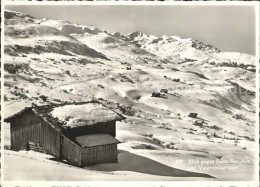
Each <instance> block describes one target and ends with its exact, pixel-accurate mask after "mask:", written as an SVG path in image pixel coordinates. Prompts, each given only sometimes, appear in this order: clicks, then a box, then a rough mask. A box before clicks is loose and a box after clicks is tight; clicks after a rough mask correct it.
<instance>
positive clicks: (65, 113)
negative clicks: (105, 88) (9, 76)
mask: <svg viewBox="0 0 260 187" xmlns="http://www.w3.org/2000/svg"><path fill="white" fill-rule="evenodd" d="M122 119H124V117H123V116H121V115H120V114H118V113H116V112H114V111H112V110H110V109H108V108H107V107H106V106H104V105H103V104H101V103H99V102H97V101H92V102H84V103H74V104H72V103H70V104H62V105H44V106H33V107H27V108H25V109H23V110H22V111H20V112H19V113H16V114H14V115H12V116H10V117H8V118H6V119H5V122H9V123H10V126H11V149H12V150H16V151H18V150H22V149H33V150H36V151H41V152H45V153H47V154H50V155H53V156H55V157H56V158H59V159H61V160H67V161H68V163H70V164H72V165H76V166H88V165H94V164H99V163H106V162H117V144H118V143H120V142H119V141H118V140H117V139H116V138H115V136H116V121H118V120H122Z"/></svg>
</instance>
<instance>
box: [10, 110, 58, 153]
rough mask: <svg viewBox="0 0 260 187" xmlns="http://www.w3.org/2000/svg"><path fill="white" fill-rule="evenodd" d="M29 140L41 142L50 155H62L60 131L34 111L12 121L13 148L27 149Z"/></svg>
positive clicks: (41, 145)
mask: <svg viewBox="0 0 260 187" xmlns="http://www.w3.org/2000/svg"><path fill="white" fill-rule="evenodd" d="M29 141H31V142H35V143H36V142H37V143H39V144H40V147H42V148H44V149H46V153H48V154H50V155H53V156H56V157H59V156H60V132H59V131H58V130H56V129H54V128H53V127H51V126H50V125H49V124H48V123H47V122H45V121H44V120H43V119H42V118H40V117H38V116H37V115H35V114H33V113H32V112H28V113H25V114H23V115H22V116H20V117H17V118H15V119H14V120H13V121H12V122H11V149H13V150H17V151H18V150H21V149H27V148H28V142H29Z"/></svg>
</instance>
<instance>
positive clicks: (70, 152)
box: [61, 135, 82, 166]
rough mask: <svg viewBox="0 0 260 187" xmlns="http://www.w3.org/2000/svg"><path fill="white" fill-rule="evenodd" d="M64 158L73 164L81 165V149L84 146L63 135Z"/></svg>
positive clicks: (62, 150) (62, 149) (62, 148)
mask: <svg viewBox="0 0 260 187" xmlns="http://www.w3.org/2000/svg"><path fill="white" fill-rule="evenodd" d="M62 139H63V141H62V147H61V152H62V158H63V159H65V160H67V161H68V162H69V163H70V164H72V165H77V166H81V150H82V148H81V147H80V146H79V145H77V144H75V143H74V142H72V141H71V140H69V139H68V138H67V137H65V136H63V135H62Z"/></svg>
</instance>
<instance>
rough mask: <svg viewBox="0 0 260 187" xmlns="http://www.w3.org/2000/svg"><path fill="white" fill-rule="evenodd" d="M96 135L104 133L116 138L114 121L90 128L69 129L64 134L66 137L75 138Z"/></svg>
mask: <svg viewBox="0 0 260 187" xmlns="http://www.w3.org/2000/svg"><path fill="white" fill-rule="evenodd" d="M96 133H106V134H109V135H111V136H113V137H115V136H116V126H115V121H113V122H107V123H100V124H96V125H92V126H91V125H90V126H86V127H82V128H75V129H70V130H69V132H68V133H66V135H67V136H72V137H75V136H80V135H86V134H96Z"/></svg>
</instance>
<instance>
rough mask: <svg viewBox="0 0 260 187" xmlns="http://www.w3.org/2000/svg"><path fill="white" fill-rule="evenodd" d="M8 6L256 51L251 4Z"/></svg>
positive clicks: (124, 30) (39, 14)
mask: <svg viewBox="0 0 260 187" xmlns="http://www.w3.org/2000/svg"><path fill="white" fill-rule="evenodd" d="M6 9H9V10H14V11H19V12H23V13H27V14H30V15H32V16H35V17H38V18H44V17H46V18H50V19H55V20H69V21H71V22H74V23H79V24H85V25H94V26H96V27H98V28H100V29H101V30H107V31H108V32H115V31H118V32H121V33H123V34H127V33H130V32H134V31H137V30H138V31H142V32H144V33H146V34H153V35H156V36H162V35H176V36H180V37H182V38H194V39H198V40H200V41H203V42H206V43H209V44H212V45H214V46H215V47H217V48H219V49H220V50H222V51H236V52H244V53H250V54H254V53H255V12H254V7H252V6H176V5H175V6H132V5H131V6H129V5H120V6H119V5H117V6H115V5H110V6H107V5H106V6H101V5H96V6H95V5H80V6H79V5H74V6H71V5H70V6H43V5H40V6H36V5H26V6H25V5H23V6H21V5H19V6H17V5H16V6H14V5H12V6H11V5H10V6H6Z"/></svg>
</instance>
